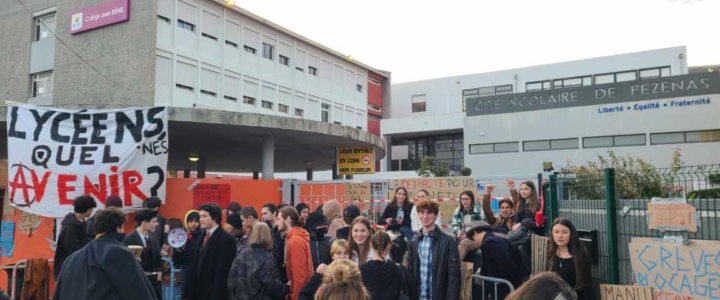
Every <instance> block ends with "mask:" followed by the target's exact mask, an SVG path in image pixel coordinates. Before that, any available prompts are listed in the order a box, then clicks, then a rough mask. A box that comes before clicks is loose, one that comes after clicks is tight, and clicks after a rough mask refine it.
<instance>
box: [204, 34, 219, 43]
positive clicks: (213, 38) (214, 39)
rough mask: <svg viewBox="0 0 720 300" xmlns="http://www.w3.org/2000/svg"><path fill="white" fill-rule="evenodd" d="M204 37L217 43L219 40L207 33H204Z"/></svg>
mask: <svg viewBox="0 0 720 300" xmlns="http://www.w3.org/2000/svg"><path fill="white" fill-rule="evenodd" d="M202 36H204V37H206V38H209V39H211V40H213V41H216V42H217V40H218V38H216V37H214V36H212V35H209V34H207V33H204V32H203V33H202Z"/></svg>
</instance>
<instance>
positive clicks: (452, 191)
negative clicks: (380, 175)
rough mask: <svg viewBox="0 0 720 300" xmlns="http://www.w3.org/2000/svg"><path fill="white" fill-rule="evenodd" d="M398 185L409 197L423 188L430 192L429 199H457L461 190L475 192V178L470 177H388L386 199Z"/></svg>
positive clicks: (411, 197)
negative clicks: (405, 190) (404, 189)
mask: <svg viewBox="0 0 720 300" xmlns="http://www.w3.org/2000/svg"><path fill="white" fill-rule="evenodd" d="M400 186H403V187H405V188H406V189H407V190H408V194H409V195H408V198H409V199H415V198H417V196H415V195H416V194H417V192H418V191H419V190H421V189H425V190H427V191H428V192H429V193H430V195H428V196H430V199H451V198H452V199H459V198H460V193H462V192H463V191H465V190H470V191H473V193H476V189H477V186H476V185H475V179H473V178H471V177H436V178H411V179H390V180H388V196H387V199H392V198H393V196H394V195H395V189H396V188H398V187H400ZM476 194H477V193H476Z"/></svg>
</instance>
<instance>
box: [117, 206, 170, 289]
mask: <svg viewBox="0 0 720 300" xmlns="http://www.w3.org/2000/svg"><path fill="white" fill-rule="evenodd" d="M157 223H158V221H157V212H156V211H153V210H149V209H144V210H141V211H139V212H137V214H135V230H134V231H133V232H132V233H130V234H128V235H126V236H125V238H124V239H123V243H124V244H125V245H127V246H141V247H143V251H142V253H141V254H140V265H141V266H142V269H143V271H144V272H145V274H146V275H147V277H148V280H149V281H150V284H151V285H152V287H153V289H154V290H155V296H156V297H157V298H158V299H162V285H161V280H162V271H163V261H162V259H161V258H160V249H158V248H155V243H153V241H152V238H151V237H150V236H151V235H152V233H153V232H155V230H157Z"/></svg>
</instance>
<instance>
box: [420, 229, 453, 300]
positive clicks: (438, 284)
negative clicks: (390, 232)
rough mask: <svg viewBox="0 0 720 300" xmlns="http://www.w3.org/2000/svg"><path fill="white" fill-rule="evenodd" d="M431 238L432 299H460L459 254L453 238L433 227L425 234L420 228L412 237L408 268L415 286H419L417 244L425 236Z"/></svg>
mask: <svg viewBox="0 0 720 300" xmlns="http://www.w3.org/2000/svg"><path fill="white" fill-rule="evenodd" d="M428 237H430V238H432V299H433V300H458V299H460V284H461V282H462V279H461V275H460V255H459V254H458V247H457V243H456V242H455V238H454V237H452V236H450V235H449V234H447V233H445V232H443V231H442V230H440V227H437V226H436V227H435V230H433V231H431V232H430V233H428V235H427V236H426V235H425V234H424V233H423V232H422V230H421V231H419V232H418V234H416V235H415V237H413V241H412V244H411V246H410V252H408V254H407V255H408V269H409V270H410V273H411V274H412V275H413V277H414V279H415V283H416V286H417V287H418V289H419V288H420V286H421V285H420V278H421V276H420V258H419V252H418V248H419V247H418V246H419V244H420V241H421V240H422V239H425V238H428Z"/></svg>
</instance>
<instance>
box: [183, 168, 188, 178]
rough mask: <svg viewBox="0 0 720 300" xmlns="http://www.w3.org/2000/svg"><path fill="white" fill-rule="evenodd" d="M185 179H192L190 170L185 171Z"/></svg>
mask: <svg viewBox="0 0 720 300" xmlns="http://www.w3.org/2000/svg"><path fill="white" fill-rule="evenodd" d="M183 178H190V169H185V170H183Z"/></svg>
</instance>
